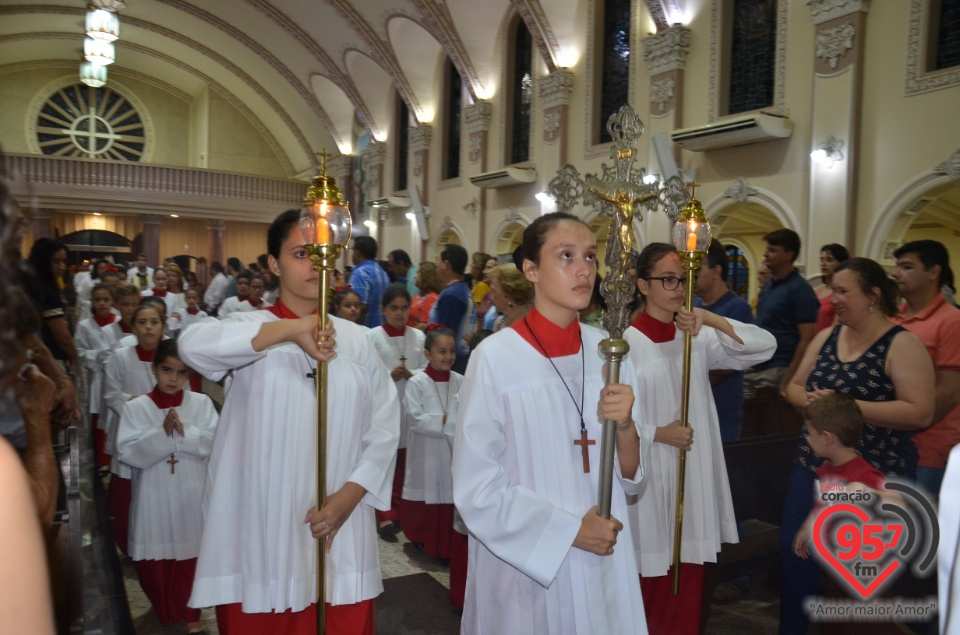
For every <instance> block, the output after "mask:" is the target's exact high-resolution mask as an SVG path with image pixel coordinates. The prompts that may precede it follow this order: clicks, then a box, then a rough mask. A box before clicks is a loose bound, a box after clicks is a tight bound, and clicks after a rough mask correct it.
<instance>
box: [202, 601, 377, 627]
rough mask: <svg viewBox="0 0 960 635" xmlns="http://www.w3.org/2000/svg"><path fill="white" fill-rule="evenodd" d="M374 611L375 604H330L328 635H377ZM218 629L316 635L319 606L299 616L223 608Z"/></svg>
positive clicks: (232, 606) (327, 613)
mask: <svg viewBox="0 0 960 635" xmlns="http://www.w3.org/2000/svg"><path fill="white" fill-rule="evenodd" d="M374 609H375V605H374V601H373V600H364V601H363V602H358V603H356V604H341V605H338V606H331V605H329V604H327V606H326V618H327V619H326V621H327V635H376V631H377V626H376V616H377V613H376V611H375V610H374ZM217 628H218V629H219V630H220V635H315V633H316V632H317V605H316V604H311V605H310V606H308V607H307V608H306V609H304V610H303V611H298V612H296V613H294V612H293V611H284V612H283V613H244V612H243V608H242V605H241V604H239V603H237V604H222V605H220V606H218V607H217Z"/></svg>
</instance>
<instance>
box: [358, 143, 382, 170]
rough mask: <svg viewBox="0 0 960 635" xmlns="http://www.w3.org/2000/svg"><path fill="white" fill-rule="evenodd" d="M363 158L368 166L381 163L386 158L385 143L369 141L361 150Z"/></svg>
mask: <svg viewBox="0 0 960 635" xmlns="http://www.w3.org/2000/svg"><path fill="white" fill-rule="evenodd" d="M363 160H364V161H366V162H367V165H369V166H377V165H383V164H384V163H385V162H386V160H387V144H386V143H383V142H382V141H371V142H370V145H368V146H367V147H366V149H365V150H364V151H363Z"/></svg>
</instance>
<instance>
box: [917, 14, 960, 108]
mask: <svg viewBox="0 0 960 635" xmlns="http://www.w3.org/2000/svg"><path fill="white" fill-rule="evenodd" d="M924 4H925V0H910V27H909V30H908V36H907V77H906V85H905V87H904V91H903V94H904V95H906V96H908V97H909V96H911V95H920V94H922V93H929V92H931V91H934V90H940V89H942V88H951V87H953V86H960V68H957V67H953V68H947V69H943V70H940V71H932V72H927V70H926V54H925V51H924V44H925V42H926V40H927V38H926V31H927V27H926V26H925V24H924V22H925V20H924V17H925V11H924ZM927 22H929V21H927Z"/></svg>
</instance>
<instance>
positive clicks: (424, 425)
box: [403, 373, 444, 439]
mask: <svg viewBox="0 0 960 635" xmlns="http://www.w3.org/2000/svg"><path fill="white" fill-rule="evenodd" d="M414 380H416V381H414ZM431 383H433V380H432V379H431V378H430V377H428V376H426V375H425V374H422V373H419V374H417V375H415V376H414V377H411V378H410V381H408V382H407V387H406V388H405V389H404V392H403V410H404V412H405V413H406V417H407V425H408V426H409V430H410V432H411V433H412V434H419V435H422V436H425V437H431V438H434V439H442V438H443V428H444V424H443V412H442V411H441V410H439V408H438V406H439V404H437V403H436V402H435V401H434V399H433V398H432V397H433V395H432V394H430V389H431V388H432V387H431V386H430V385H429V384H431ZM431 406H433V407H431Z"/></svg>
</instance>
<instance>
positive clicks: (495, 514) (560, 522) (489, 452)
mask: <svg viewBox="0 0 960 635" xmlns="http://www.w3.org/2000/svg"><path fill="white" fill-rule="evenodd" d="M502 394H503V391H502V390H501V388H500V386H499V382H498V381H497V372H496V368H494V365H493V363H492V362H491V361H490V360H489V359H488V357H486V356H484V355H483V348H482V347H481V348H478V349H477V351H475V352H474V354H473V355H471V358H470V362H469V365H468V367H467V373H466V378H465V380H464V382H463V391H462V394H461V399H460V408H459V410H458V413H457V418H458V424H457V432H456V438H455V441H454V445H453V498H454V504H455V505H456V507H457V510H458V511H459V512H460V515H461V516H462V517H463V520H464V522H465V523H466V525H467V527H468V528H469V529H470V532H471V534H472V535H473V536H474V537H475V538H477V540H479V541H480V542H482V543H483V544H484V546H486V548H487V549H489V550H490V551H491V552H492V553H493V554H494V555H496V556H497V557H498V558H500V559H501V560H503V561H504V562H506V563H508V564H510V565H511V566H513V567H514V568H516V569H517V570H519V571H520V572H521V573H523V574H525V575H527V576H529V577H530V578H532V579H534V580H536V581H537V582H538V583H539V584H541V585H542V586H544V587H548V586H550V584H551V583H552V582H553V580H554V579H555V578H556V576H557V572H558V571H559V570H560V566H561V565H562V564H563V561H564V560H565V559H566V557H567V554H568V553H569V551H570V549H571V548H572V546H573V541H574V539H576V536H577V533H578V532H579V531H580V524H581V518H580V516H577V515H576V514H572V513H570V512H568V511H565V510H563V509H560V508H558V507H556V506H554V505H553V504H552V503H550V502H549V501H547V500H545V499H544V498H542V497H540V496H539V495H538V494H537V493H536V492H534V491H533V490H531V489H529V488H526V487H521V486H519V485H515V484H512V483H511V480H512V479H511V476H510V474H509V473H507V470H506V469H505V468H504V466H503V465H502V464H501V463H500V461H499V458H500V457H501V456H502V455H503V453H504V449H505V447H506V444H507V438H506V432H505V427H506V411H505V409H504V406H503V400H502V399H501V398H500V395H502Z"/></svg>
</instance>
